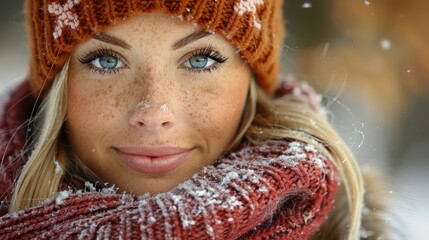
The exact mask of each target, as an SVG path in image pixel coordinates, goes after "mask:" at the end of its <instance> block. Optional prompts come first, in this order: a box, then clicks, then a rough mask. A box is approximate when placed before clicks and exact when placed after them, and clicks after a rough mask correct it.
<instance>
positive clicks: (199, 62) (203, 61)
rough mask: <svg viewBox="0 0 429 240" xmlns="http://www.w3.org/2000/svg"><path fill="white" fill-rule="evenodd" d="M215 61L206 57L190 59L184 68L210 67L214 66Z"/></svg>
mask: <svg viewBox="0 0 429 240" xmlns="http://www.w3.org/2000/svg"><path fill="white" fill-rule="evenodd" d="M215 63H216V61H215V60H213V59H212V58H210V57H207V56H196V57H192V58H191V59H189V60H188V61H187V62H186V63H185V67H192V68H197V69H200V68H206V67H210V66H211V65H213V64H215Z"/></svg>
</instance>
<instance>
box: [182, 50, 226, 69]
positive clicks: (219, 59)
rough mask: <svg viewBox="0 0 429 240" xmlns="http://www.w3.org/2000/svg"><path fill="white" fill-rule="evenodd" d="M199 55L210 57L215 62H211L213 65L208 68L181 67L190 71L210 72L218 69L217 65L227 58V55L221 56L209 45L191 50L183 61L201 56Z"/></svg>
mask: <svg viewBox="0 0 429 240" xmlns="http://www.w3.org/2000/svg"><path fill="white" fill-rule="evenodd" d="M201 56H203V57H208V58H211V59H213V60H214V61H216V63H215V64H213V66H210V67H208V68H202V69H196V68H188V67H182V68H185V69H186V70H188V71H190V72H192V73H201V72H212V71H213V70H217V69H219V67H220V66H221V65H220V64H222V63H224V62H226V61H227V60H228V57H226V56H223V55H222V54H220V53H219V52H218V51H215V50H214V49H213V48H212V46H210V45H209V46H207V47H205V48H200V49H197V50H195V51H194V52H192V53H191V55H190V56H189V57H186V61H185V62H187V61H190V60H191V59H192V58H195V57H201Z"/></svg>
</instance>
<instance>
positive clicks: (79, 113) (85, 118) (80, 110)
mask: <svg viewBox="0 0 429 240" xmlns="http://www.w3.org/2000/svg"><path fill="white" fill-rule="evenodd" d="M113 91H114V89H113V87H112V86H111V85H107V86H105V87H103V88H92V87H91V86H87V85H86V86H85V85H82V84H79V83H76V84H74V85H72V84H70V87H69V90H68V94H69V95H68V96H69V99H68V105H67V119H66V128H67V131H68V132H69V135H70V140H71V143H72V144H73V148H74V149H75V150H76V151H83V150H84V149H89V148H91V149H92V148H94V147H96V145H97V143H99V142H102V141H103V140H104V136H106V134H107V133H108V132H107V131H108V129H109V128H110V127H109V126H112V125H114V123H115V122H116V121H117V119H115V118H117V117H118V114H116V113H117V112H118V111H119V109H122V108H123V106H124V105H125V101H124V99H122V98H121V97H120V94H116V93H114V92H113ZM82 139H85V141H82ZM82 142H85V143H82Z"/></svg>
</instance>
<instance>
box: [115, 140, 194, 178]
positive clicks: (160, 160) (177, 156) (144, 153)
mask: <svg viewBox="0 0 429 240" xmlns="http://www.w3.org/2000/svg"><path fill="white" fill-rule="evenodd" d="M115 150H116V152H117V153H118V155H119V158H120V160H121V161H122V162H123V163H124V164H125V165H126V166H128V167H130V168H132V169H134V170H135V171H138V172H141V173H158V174H160V173H167V172H169V171H171V170H173V169H175V168H177V167H178V166H179V165H180V164H181V163H182V162H184V161H185V160H186V158H187V156H188V155H189V154H190V153H191V151H192V149H190V148H180V147H171V146H158V147H121V148H115Z"/></svg>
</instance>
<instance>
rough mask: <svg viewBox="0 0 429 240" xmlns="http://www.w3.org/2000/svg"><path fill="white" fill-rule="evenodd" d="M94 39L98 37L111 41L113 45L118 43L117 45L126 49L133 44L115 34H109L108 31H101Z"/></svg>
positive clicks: (101, 39)
mask: <svg viewBox="0 0 429 240" xmlns="http://www.w3.org/2000/svg"><path fill="white" fill-rule="evenodd" d="M94 39H97V40H99V41H102V42H105V43H109V44H112V45H116V46H119V47H121V48H125V49H130V48H131V46H130V45H129V44H128V43H126V42H125V41H124V40H122V39H120V38H117V37H115V36H112V35H109V34H107V33H99V34H97V35H95V37H94Z"/></svg>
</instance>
